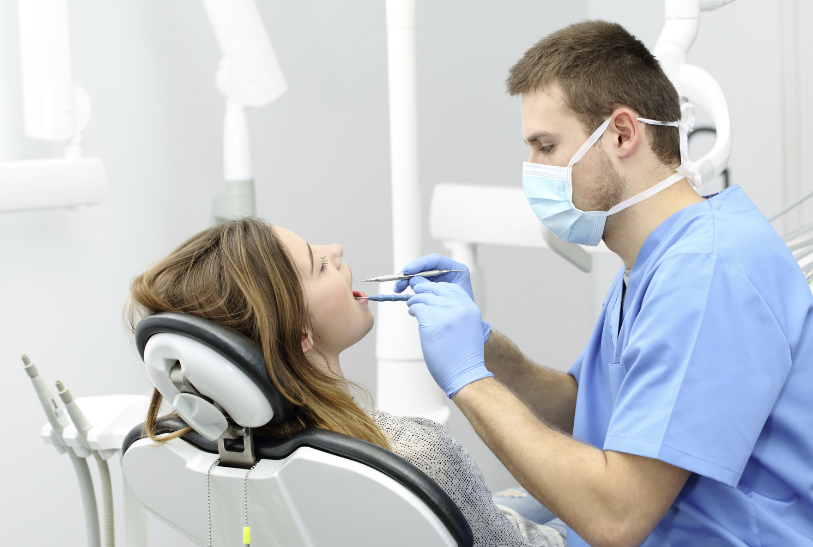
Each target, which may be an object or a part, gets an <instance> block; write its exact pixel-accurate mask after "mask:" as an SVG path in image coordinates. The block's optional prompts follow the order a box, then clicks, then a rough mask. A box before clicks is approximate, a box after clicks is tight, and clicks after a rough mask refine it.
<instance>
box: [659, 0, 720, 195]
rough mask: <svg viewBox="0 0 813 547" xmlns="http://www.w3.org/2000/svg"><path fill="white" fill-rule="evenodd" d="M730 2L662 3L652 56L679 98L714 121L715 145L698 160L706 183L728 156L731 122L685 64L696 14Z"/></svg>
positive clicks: (715, 90) (707, 80)
mask: <svg viewBox="0 0 813 547" xmlns="http://www.w3.org/2000/svg"><path fill="white" fill-rule="evenodd" d="M732 1H733V0H666V24H665V25H664V27H663V31H661V35H660V37H658V42H657V43H656V44H655V50H654V54H655V57H657V59H658V61H660V63H661V67H663V70H664V72H666V75H667V76H668V77H669V79H670V80H671V81H672V84H673V85H674V86H675V89H677V92H678V94H679V95H680V96H681V97H685V98H686V99H688V100H689V102H691V103H693V104H696V105H697V106H699V107H700V108H702V109H703V110H705V111H706V112H708V113H709V114H710V115H711V117H712V119H713V120H714V127H715V129H716V131H717V141H716V142H715V143H714V146H713V147H712V149H711V150H710V151H709V153H708V154H706V155H705V156H703V157H702V158H700V160H698V161H697V164H698V165H699V167H700V176H701V178H702V179H703V182H708V181H710V180H711V179H713V178H714V177H716V176H718V175H719V174H720V173H722V172H723V170H724V169H725V168H726V164H727V163H728V159H729V157H730V156H731V139H732V135H731V118H730V116H729V113H728V104H727V103H726V100H725V96H724V95H723V91H722V89H720V86H719V85H718V84H717V82H716V81H715V80H714V78H713V77H712V76H711V74H709V73H708V72H706V71H705V70H703V69H702V68H700V67H697V66H694V65H689V64H686V54H687V53H688V51H689V48H691V47H692V44H693V43H694V39H695V37H697V29H698V27H699V26H700V11H701V10H702V11H709V10H714V9H717V8H719V7H721V6H723V5H725V4H728V3H730V2H732Z"/></svg>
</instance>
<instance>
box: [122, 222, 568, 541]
mask: <svg viewBox="0 0 813 547" xmlns="http://www.w3.org/2000/svg"><path fill="white" fill-rule="evenodd" d="M356 296H362V295H361V294H360V293H359V292H358V291H353V290H352V274H351V272H350V268H349V267H348V266H347V264H345V263H344V262H342V247H341V246H340V245H335V244H334V245H309V244H308V243H307V242H306V241H305V240H303V239H302V238H300V237H299V236H297V235H296V234H295V233H293V232H291V231H289V230H286V229H284V228H280V227H277V226H273V227H272V226H270V225H268V224H266V223H265V222H263V221H261V220H258V219H249V218H246V219H240V220H233V221H230V222H226V223H223V224H219V225H217V226H213V227H211V228H209V229H207V230H204V231H203V232H201V233H199V234H197V235H195V236H192V237H191V238H190V239H188V240H187V241H186V242H184V243H183V244H181V245H180V246H179V247H178V248H177V249H175V250H174V251H173V252H172V253H170V255H169V256H168V257H167V258H165V259H164V260H162V261H161V262H159V263H158V264H157V265H155V266H153V267H152V268H150V269H149V270H148V271H146V272H145V273H143V274H141V275H140V276H138V277H136V278H135V279H134V280H133V281H132V283H131V284H130V299H129V301H128V305H127V310H126V313H127V318H128V320H129V324H130V327H131V328H133V329H134V328H135V325H136V323H137V322H138V320H139V319H140V318H142V317H144V316H145V315H149V314H153V313H156V312H162V311H172V312H181V313H189V314H192V315H196V316H198V317H203V318H205V319H209V320H211V321H214V322H216V323H220V324H221V325H224V326H226V327H229V328H231V329H233V330H235V331H237V332H239V333H241V334H243V335H245V336H247V337H248V338H250V339H251V340H253V341H254V342H256V343H257V344H258V345H259V346H260V347H261V348H262V351H263V355H264V357H265V363H266V368H267V370H268V374H269V376H270V377H271V380H272V381H273V382H274V384H275V385H276V386H277V387H278V388H280V390H281V391H282V392H283V394H284V395H285V396H286V397H287V398H288V399H290V400H291V401H292V402H293V403H294V405H295V411H294V416H293V418H292V419H291V420H289V421H288V422H286V423H284V424H281V425H277V426H265V427H263V428H257V429H255V433H256V434H258V435H268V436H275V437H280V436H289V435H292V434H294V433H296V432H297V431H300V430H302V429H305V428H311V427H317V428H322V429H328V430H331V431H336V432H339V433H344V434H346V435H351V436H353V437H357V438H359V439H363V440H365V441H368V442H371V443H374V444H377V445H379V446H382V447H384V448H386V449H388V450H391V451H392V452H394V453H395V454H398V455H399V456H401V457H402V458H404V459H405V460H407V461H408V462H410V463H411V464H413V465H415V466H416V467H418V468H419V469H421V470H422V471H423V472H424V473H426V474H427V475H429V476H430V477H431V478H432V479H433V480H434V481H435V482H437V483H438V485H440V487H441V488H443V489H444V490H445V491H446V492H447V493H448V494H449V496H450V497H451V498H452V499H453V500H454V502H455V503H456V504H457V506H458V507H459V508H460V510H461V511H462V512H463V514H464V515H465V517H466V520H468V522H469V525H470V526H471V528H472V531H473V533H474V538H475V545H478V546H486V545H488V546H493V545H500V546H503V545H504V546H523V545H545V546H564V545H565V542H564V540H563V538H562V535H561V534H560V533H559V532H557V531H556V530H555V529H554V528H551V527H547V526H542V525H538V524H535V523H533V522H531V521H528V520H526V519H524V518H522V517H521V516H520V515H519V514H517V513H515V512H513V511H511V510H510V509H507V508H503V509H502V510H501V509H499V508H498V507H497V506H496V505H494V503H493V501H492V498H491V493H490V491H489V490H488V488H487V487H486V485H485V482H484V480H483V476H482V474H481V473H480V470H479V469H478V468H477V466H476V464H475V463H474V461H473V460H472V459H471V457H470V456H469V454H468V453H467V452H466V450H465V449H464V448H463V447H462V446H461V445H460V444H458V443H457V442H456V441H455V440H454V439H452V438H451V437H450V436H449V434H448V433H447V432H446V430H445V429H444V428H443V427H442V426H441V425H440V424H438V423H436V422H433V421H431V420H425V419H421V418H402V417H394V416H391V415H389V414H387V413H385V412H380V411H375V410H369V409H366V408H363V407H362V406H360V404H359V402H358V401H357V400H356V399H354V398H353V396H352V394H351V387H354V386H355V384H352V382H350V381H348V380H346V379H345V378H344V375H343V373H342V368H341V365H340V364H339V354H340V353H341V352H342V351H344V350H345V349H347V348H349V347H350V346H352V345H353V344H355V343H356V342H358V341H359V340H361V339H362V338H363V337H364V336H365V335H366V334H367V333H368V332H370V330H371V329H372V327H373V315H372V313H371V312H370V309H369V307H368V302H367V300H358V299H356V298H355V297H356ZM281 386H285V388H284V389H283V388H282V387H281ZM161 402H162V398H161V395H160V394H159V393H158V391H157V390H156V391H155V392H154V393H153V399H152V404H151V406H150V411H149V413H148V416H147V422H146V428H147V432H148V434H149V435H150V437H152V438H154V439H156V440H166V439H168V438H171V437H173V436H177V435H179V434H181V433H182V432H176V433H174V434H172V435H170V436H167V437H161V438H160V439H158V438H156V436H155V425H156V421H157V415H158V409H159V407H160V406H161Z"/></svg>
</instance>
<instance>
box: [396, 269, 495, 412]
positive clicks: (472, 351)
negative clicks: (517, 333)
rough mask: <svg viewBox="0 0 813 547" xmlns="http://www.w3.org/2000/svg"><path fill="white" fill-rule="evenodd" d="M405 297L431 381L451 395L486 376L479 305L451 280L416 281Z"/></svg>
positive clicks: (487, 372)
mask: <svg viewBox="0 0 813 547" xmlns="http://www.w3.org/2000/svg"><path fill="white" fill-rule="evenodd" d="M412 288H413V290H414V291H415V293H416V294H415V296H413V297H412V298H410V299H409V300H408V301H407V305H408V306H409V314H410V315H412V316H414V317H416V318H417V319H418V331H419V333H420V336H421V349H422V350H423V357H424V359H425V360H426V365H427V366H428V367H429V372H430V373H431V374H432V378H434V379H435V382H437V384H438V385H439V386H440V387H441V388H442V389H443V391H445V392H446V395H447V396H448V397H449V398H450V399H451V398H452V396H454V394H455V393H457V392H458V391H460V389H462V388H463V387H464V386H466V385H468V384H470V383H472V382H474V381H476V380H480V379H482V378H486V377H488V376H494V375H493V374H492V373H490V372H489V371H488V369H487V368H486V365H485V357H484V355H483V344H484V342H483V336H482V334H483V327H482V325H483V318H482V315H480V308H478V307H477V304H475V303H474V300H472V299H471V298H469V295H467V294H466V291H464V290H463V289H462V288H461V287H459V286H458V285H455V284H452V283H428V282H424V283H419V284H417V285H415V286H413V287H412Z"/></svg>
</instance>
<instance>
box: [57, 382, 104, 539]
mask: <svg viewBox="0 0 813 547" xmlns="http://www.w3.org/2000/svg"><path fill="white" fill-rule="evenodd" d="M56 389H57V393H58V394H59V397H60V399H62V402H63V403H64V404H65V409H66V410H67V411H68V415H70V417H71V421H73V425H74V427H76V431H77V432H78V433H79V436H80V437H81V438H82V439H83V440H84V441H85V445H86V446H87V434H88V431H90V430H91V429H93V426H92V425H91V424H90V422H88V420H87V418H85V414H84V413H83V412H82V409H81V408H79V405H77V404H76V401H74V400H73V395H71V392H70V391H69V390H68V388H66V387H65V385H64V384H63V383H62V382H61V381H60V380H57V381H56ZM91 452H93V457H94V458H95V459H96V465H97V466H98V467H99V478H100V479H101V481H102V501H103V503H104V543H105V547H114V546H115V543H116V539H115V534H114V528H113V488H112V486H111V483H110V468H109V467H108V465H107V462H106V461H104V459H103V458H102V457H101V456H100V455H99V452H98V451H96V450H91ZM85 469H87V463H85ZM88 477H89V475H88ZM92 489H93V483H91V490H92ZM96 511H97V509H96V496H95V494H94V496H93V512H94V516H95V521H96V545H97V546H98V545H99V537H98V534H99V532H98V530H99V516H98V514H96Z"/></svg>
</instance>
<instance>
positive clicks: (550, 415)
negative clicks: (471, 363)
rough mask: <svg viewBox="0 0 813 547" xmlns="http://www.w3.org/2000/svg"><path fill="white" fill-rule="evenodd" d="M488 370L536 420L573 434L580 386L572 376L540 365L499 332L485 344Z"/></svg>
mask: <svg viewBox="0 0 813 547" xmlns="http://www.w3.org/2000/svg"><path fill="white" fill-rule="evenodd" d="M485 361H486V368H488V370H489V371H491V372H492V373H493V374H494V376H495V377H496V378H497V380H499V382H500V383H501V384H503V385H504V386H506V387H507V388H508V389H509V390H511V392H512V393H513V394H514V395H515V396H516V397H517V398H518V399H520V400H521V401H522V402H524V403H525V404H526V405H528V407H530V408H531V410H532V411H533V412H534V413H535V414H536V415H537V417H539V418H541V419H542V420H544V421H545V422H546V423H547V424H548V425H550V426H552V427H554V428H556V429H558V430H560V431H562V432H564V433H567V434H570V433H572V432H573V420H574V416H575V413H576V393H577V389H578V385H577V384H576V380H575V379H574V378H573V377H572V376H570V375H569V374H564V373H562V372H558V371H555V370H551V369H548V368H545V367H542V366H540V365H537V364H536V363H534V362H533V361H531V360H530V359H528V358H527V357H525V355H523V354H522V352H521V351H520V350H519V348H517V347H516V346H515V345H514V344H513V343H512V342H511V341H510V340H508V339H507V338H505V337H504V336H502V335H501V334H500V333H499V332H497V331H496V330H494V331H492V332H491V336H489V338H488V341H487V342H486V345H485Z"/></svg>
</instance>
